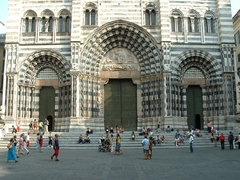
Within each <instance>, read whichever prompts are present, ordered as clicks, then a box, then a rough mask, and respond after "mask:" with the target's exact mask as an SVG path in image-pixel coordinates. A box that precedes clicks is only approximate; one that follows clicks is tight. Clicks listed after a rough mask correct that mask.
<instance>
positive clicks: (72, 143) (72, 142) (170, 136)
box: [0, 130, 238, 150]
mask: <svg viewBox="0 0 240 180" xmlns="http://www.w3.org/2000/svg"><path fill="white" fill-rule="evenodd" d="M23 132H24V133H26V132H27V130H26V131H24V130H23V131H22V132H18V133H17V136H18V137H19V135H20V133H23ZM175 133H176V131H174V132H171V133H166V132H165V131H161V132H155V133H154V135H153V137H157V135H160V136H161V135H164V136H165V138H166V143H165V144H162V145H156V146H154V148H186V147H189V143H188V139H186V140H185V142H184V144H182V143H181V144H180V145H179V146H178V147H176V146H175V142H174V136H175ZM180 133H181V132H180ZM219 133H224V135H225V138H226V139H227V135H228V133H229V130H223V131H219ZM55 134H59V135H60V137H59V143H60V148H61V149H96V150H97V149H98V145H99V144H98V140H99V138H100V137H101V136H102V135H104V136H105V132H94V133H93V134H90V139H91V143H85V144H78V137H79V135H80V134H82V135H83V137H84V136H85V132H79V133H76V132H74V133H72V132H71V133H69V132H53V135H55ZM113 135H114V137H115V136H116V133H114V134H113ZM135 135H136V141H135V142H132V141H131V140H130V137H131V132H130V131H126V132H124V133H122V134H120V136H121V140H122V142H121V148H123V149H130V148H142V145H141V142H142V139H143V138H144V136H140V135H139V132H137V131H135ZM235 135H238V132H236V133H235ZM12 137H13V134H12V133H7V135H6V136H5V137H2V138H1V139H0V148H6V146H7V144H8V142H9V139H10V138H12ZM43 137H44V142H43V148H47V145H48V134H45V135H44V136H43ZM35 140H36V134H33V133H31V134H30V141H31V145H30V149H33V148H35V144H36V141H35ZM114 144H115V142H114ZM225 145H226V146H228V143H227V141H225ZM214 146H215V144H214V143H212V142H211V141H210V135H209V134H208V133H207V131H202V137H195V139H194V147H214ZM217 146H220V143H219V142H218V143H217Z"/></svg>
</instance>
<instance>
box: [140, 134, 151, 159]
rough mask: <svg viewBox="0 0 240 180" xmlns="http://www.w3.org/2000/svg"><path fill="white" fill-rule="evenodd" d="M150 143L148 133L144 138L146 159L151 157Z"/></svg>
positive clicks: (143, 144)
mask: <svg viewBox="0 0 240 180" xmlns="http://www.w3.org/2000/svg"><path fill="white" fill-rule="evenodd" d="M149 145H150V141H149V139H148V138H147V135H145V136H144V139H143V140H142V146H143V153H144V155H145V159H148V158H149Z"/></svg>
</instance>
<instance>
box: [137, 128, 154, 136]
mask: <svg viewBox="0 0 240 180" xmlns="http://www.w3.org/2000/svg"><path fill="white" fill-rule="evenodd" d="M139 135H140V136H141V135H143V136H145V135H147V136H152V135H153V132H152V131H151V129H150V128H145V127H142V132H141V133H139Z"/></svg>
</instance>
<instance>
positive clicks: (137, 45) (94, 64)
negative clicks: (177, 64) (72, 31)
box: [80, 20, 162, 76]
mask: <svg viewBox="0 0 240 180" xmlns="http://www.w3.org/2000/svg"><path fill="white" fill-rule="evenodd" d="M115 47H123V48H127V49H128V50H130V51H131V52H133V53H134V55H135V57H136V58H137V59H138V61H139V64H140V71H141V75H142V76H146V75H151V74H157V73H160V71H161V68H162V67H161V61H162V60H161V59H160V58H159V57H161V56H160V51H159V49H158V47H157V43H156V41H155V39H154V38H153V37H152V36H151V35H150V34H149V33H148V32H147V31H146V30H145V29H143V28H142V27H140V26H138V25H136V24H133V23H130V22H127V21H123V20H117V21H114V22H111V23H107V24H105V25H103V26H102V27H100V28H98V29H97V30H96V31H95V32H93V33H92V34H91V35H90V36H89V37H88V39H87V40H86V43H85V44H84V46H83V50H82V53H81V62H80V67H81V68H82V70H83V72H84V73H86V74H91V75H94V76H99V71H100V68H99V67H100V63H101V61H102V59H103V57H104V56H105V54H106V53H107V52H108V51H110V50H111V49H113V48H115ZM92 49H95V50H94V51H93V50H92Z"/></svg>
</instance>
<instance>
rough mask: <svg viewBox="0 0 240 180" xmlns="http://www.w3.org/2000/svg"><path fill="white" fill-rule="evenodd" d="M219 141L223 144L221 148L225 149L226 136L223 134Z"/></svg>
mask: <svg viewBox="0 0 240 180" xmlns="http://www.w3.org/2000/svg"><path fill="white" fill-rule="evenodd" d="M219 140H220V143H221V148H222V149H224V147H225V146H224V141H225V136H224V135H223V133H222V134H221V136H219Z"/></svg>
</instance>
